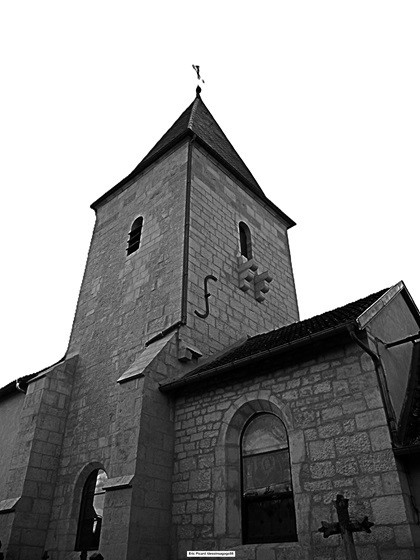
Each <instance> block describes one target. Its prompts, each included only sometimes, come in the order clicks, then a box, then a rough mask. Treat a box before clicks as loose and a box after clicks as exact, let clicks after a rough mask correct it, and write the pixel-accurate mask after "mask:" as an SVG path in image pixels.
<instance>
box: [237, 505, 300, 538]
mask: <svg viewBox="0 0 420 560" xmlns="http://www.w3.org/2000/svg"><path fill="white" fill-rule="evenodd" d="M243 517H244V533H245V544H246V543H263V542H290V541H296V540H297V538H296V520H295V508H294V505H293V496H292V495H291V494H289V495H285V496H283V497H279V498H276V499H274V500H267V499H266V500H264V499H249V500H244V501H243Z"/></svg>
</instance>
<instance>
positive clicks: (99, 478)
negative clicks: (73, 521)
mask: <svg viewBox="0 0 420 560" xmlns="http://www.w3.org/2000/svg"><path fill="white" fill-rule="evenodd" d="M107 479H108V477H107V475H106V472H105V471H104V470H102V469H96V470H94V471H93V472H92V473H91V474H90V475H89V476H88V478H87V480H86V482H85V485H84V487H83V492H82V501H81V504H80V514H79V524H78V527H77V537H76V546H75V550H84V551H87V550H98V548H99V540H100V537H101V527H102V517H103V513H104V502H105V490H104V489H103V486H104V484H105V482H106V481H107Z"/></svg>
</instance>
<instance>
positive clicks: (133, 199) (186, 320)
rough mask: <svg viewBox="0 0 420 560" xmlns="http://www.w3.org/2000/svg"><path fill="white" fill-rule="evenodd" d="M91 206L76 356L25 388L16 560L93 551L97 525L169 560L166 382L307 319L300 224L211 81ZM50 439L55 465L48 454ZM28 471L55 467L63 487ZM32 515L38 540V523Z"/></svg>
mask: <svg viewBox="0 0 420 560" xmlns="http://www.w3.org/2000/svg"><path fill="white" fill-rule="evenodd" d="M92 208H93V209H94V210H95V212H96V224H95V228H94V232H93V237H92V242H91V247H90V251H89V256H88V260H87V266H86V271H85V275H84V278H83V283H82V287H81V291H80V296H79V302H78V305H77V310H76V314H75V319H74V324H73V329H72V334H71V337H70V342H69V347H68V351H67V354H66V356H65V359H64V360H63V361H62V362H59V363H58V364H56V365H54V366H52V367H51V368H49V369H47V370H44V371H43V372H41V374H40V375H38V376H36V377H34V378H33V379H31V381H30V383H29V385H28V393H27V395H26V398H25V405H24V417H25V418H26V420H25V422H24V423H22V424H21V427H20V428H19V433H18V436H17V438H18V440H17V441H18V445H17V446H16V449H18V450H19V456H16V457H15V461H14V463H13V464H15V465H16V469H14V471H13V473H12V475H13V476H12V477H11V479H10V480H11V482H10V484H9V487H8V488H9V490H8V492H9V495H8V497H10V498H11V497H13V496H14V495H17V494H18V493H19V495H21V496H23V498H25V499H26V501H25V506H24V505H23V504H24V500H22V501H21V502H19V503H20V504H21V505H19V504H17V505H16V508H15V512H14V520H13V523H12V524H11V525H10V524H9V526H8V531H9V533H8V534H9V548H8V550H9V554H10V558H14V559H15V560H24V558H38V557H39V558H40V557H41V555H42V553H43V551H45V550H47V551H48V552H49V554H50V556H51V557H52V558H54V559H56V560H64V558H66V559H69V558H78V557H79V555H80V552H83V551H86V550H92V549H95V548H98V546H99V545H98V544H97V543H96V544H95V542H94V539H93V537H92V534H93V533H95V531H96V536H98V535H99V532H100V546H99V548H100V551H101V552H102V554H103V555H104V556H105V558H114V560H126V559H127V560H128V559H130V560H131V559H132V560H134V559H135V558H136V559H137V558H140V557H141V558H142V560H145V559H149V558H150V559H155V558H161V559H162V560H163V559H165V558H169V541H170V528H171V522H170V512H171V487H172V464H173V429H174V426H173V411H172V408H171V407H172V405H171V402H170V400H169V398H168V397H167V396H166V395H164V394H162V393H161V392H160V391H159V384H160V383H161V382H163V381H166V380H168V379H170V378H172V377H174V376H176V375H179V374H180V373H182V372H183V371H185V372H187V371H188V369H189V368H190V369H191V368H192V367H193V366H196V365H197V364H200V363H202V361H203V360H205V359H206V357H207V356H209V355H211V354H214V353H215V352H220V351H222V350H223V349H225V348H227V347H229V346H231V345H233V344H235V343H236V342H237V341H238V340H240V339H243V338H244V337H246V336H249V335H254V334H257V333H261V332H265V331H269V330H271V329H274V328H277V327H280V326H282V325H286V324H288V323H291V322H293V321H297V320H298V307H297V300H296V293H295V287H294V280H293V272H292V266H291V259H290V252H289V245H288V238H287V230H288V228H289V227H291V226H293V225H294V222H293V221H292V220H291V219H290V218H289V217H288V216H287V215H286V214H285V213H284V212H282V211H281V210H280V209H279V208H277V207H276V206H275V205H274V204H273V203H272V202H271V201H270V200H268V198H267V197H266V196H265V195H264V193H263V191H262V190H261V188H260V186H259V185H258V183H257V182H256V180H255V179H254V177H253V176H252V174H251V173H250V171H249V170H248V168H247V167H246V165H245V164H244V162H243V161H242V159H241V158H240V157H239V155H238V154H237V152H236V151H235V149H234V148H233V146H232V145H231V144H230V142H229V141H228V139H227V138H226V136H225V134H224V133H223V131H222V130H221V128H220V127H219V125H218V124H217V123H216V121H215V119H214V118H213V116H212V115H211V113H210V112H209V110H208V109H207V107H206V106H205V104H204V102H203V101H202V99H201V97H200V94H199V93H197V96H196V98H195V99H194V101H193V103H192V104H191V105H190V106H189V107H188V108H187V109H186V110H185V111H184V112H183V113H182V115H181V116H180V117H179V118H178V120H177V121H176V122H175V123H174V124H173V125H172V127H171V128H170V129H169V130H168V131H167V132H166V134H164V136H163V137H162V138H161V139H160V140H159V142H158V143H157V144H156V145H155V146H154V148H153V149H152V150H151V151H150V152H149V153H148V154H147V156H146V157H145V158H144V159H143V160H142V161H141V163H140V164H139V165H138V166H137V167H136V168H135V169H134V171H133V172H132V173H130V175H128V176H127V177H126V178H125V179H123V180H122V181H121V182H120V183H118V184H117V185H116V186H115V187H114V188H112V189H111V190H109V191H108V192H106V193H105V194H104V195H103V196H101V197H100V198H99V199H98V200H97V201H96V202H94V203H93V204H92ZM35 418H36V419H35ZM57 418H58V419H59V421H58V420H57ZM50 420H51V421H50ZM31 422H32V423H31ZM28 426H29V427H30V430H31V434H32V439H31V441H30V443H29V444H27V445H26V446H25V445H24V442H25V441H27V439H28V438H27V433H28ZM46 441H47V442H50V455H51V457H52V458H53V459H54V461H53V462H48V461H47V460H45V461H40V458H39V449H42V448H43V447H44V448H46V447H45V445H44V446H43V443H42V442H46ZM52 465H53V466H52ZM35 470H36V472H35ZM28 473H29V475H28ZM95 473H96V474H95ZM98 473H100V477H101V485H100V490H101V491H100V492H99V493H98V495H100V494H101V492H102V493H103V492H104V493H105V494H104V495H105V501H104V506H103V505H102V506H101V512H102V511H103V518H102V515H101V516H98V519H97V521H96V525H95V526H93V525H91V526H89V523H88V521H89V520H88V521H87V520H86V519H87V518H86V519H85V518H84V517H83V516H86V515H87V514H86V511H87V509H86V508H87V506H86V507H85V506H84V505H83V504H85V502H84V501H83V500H86V499H87V498H86V495H87V494H88V493H89V492H88V491H87V490H86V488H87V486H86V485H88V484H91V486H92V484H93V486H92V488H91V491H92V492H93V490H94V488H95V478H96V482H97V483H98V480H99V478H100V477H99V475H98ZM97 475H98V476H97ZM28 476H34V477H38V479H39V480H38V481H40V480H41V479H42V492H43V493H44V496H49V498H48V499H46V498H45V497H44V498H42V496H41V493H40V486H39V485H38V486H36V484H34V483H31V484H29V482H34V481H33V480H32V481H31V480H29V479H28ZM92 477H93V478H92ZM92 480H93V483H91V482H89V481H92ZM96 487H97V488H98V487H99V486H98V484H96ZM92 495H93V494H92ZM97 500H99V498H97ZM39 504H41V505H42V507H41V506H40V505H39ZM28 508H29V509H28ZM83 508H85V509H83ZM85 510H86V511H85ZM84 512H85V513H84ZM31 516H32V517H31ZM99 517H100V523H99ZM30 518H33V519H34V520H35V519H38V522H37V523H38V526H37V533H36V534H37V537H36V539H34V535H33V534H32V533H31V531H29V529H26V532H25V529H24V528H25V524H26V525H28V519H30ZM83 524H85V525H83ZM86 527H87V528H86ZM89 527H90V528H89ZM83 531H85V533H86V534H87V536H86V534H85V536H84V533H83ZM89 531H90V532H91V533H92V531H93V533H92V534H91V535H90V536H89ZM95 538H96V537H95ZM89 539H91V540H89ZM92 539H93V540H92ZM98 539H99V537H98ZM98 542H99V541H98ZM89 543H90V544H89ZM92 543H93V544H92ZM6 544H7V543H6ZM75 549H76V551H75Z"/></svg>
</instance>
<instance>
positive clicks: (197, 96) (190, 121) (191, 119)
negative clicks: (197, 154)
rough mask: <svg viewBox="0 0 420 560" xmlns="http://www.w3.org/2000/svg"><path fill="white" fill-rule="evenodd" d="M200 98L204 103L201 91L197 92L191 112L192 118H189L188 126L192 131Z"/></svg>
mask: <svg viewBox="0 0 420 560" xmlns="http://www.w3.org/2000/svg"><path fill="white" fill-rule="evenodd" d="M198 100H200V101H201V103H203V100H202V99H201V97H200V94H199V93H197V95H196V98H195V99H194V101H193V102H192V104H191V113H190V118H189V119H188V125H187V128H189V129H190V130H191V131H192V127H193V122H194V117H195V115H196V113H197V107H198ZM203 105H204V103H203Z"/></svg>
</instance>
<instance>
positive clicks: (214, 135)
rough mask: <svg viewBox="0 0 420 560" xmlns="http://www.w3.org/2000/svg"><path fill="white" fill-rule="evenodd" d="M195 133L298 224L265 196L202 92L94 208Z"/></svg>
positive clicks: (266, 200) (211, 153)
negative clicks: (214, 115)
mask: <svg viewBox="0 0 420 560" xmlns="http://www.w3.org/2000/svg"><path fill="white" fill-rule="evenodd" d="M193 135H195V138H196V141H197V143H199V144H201V145H202V146H204V148H205V149H206V150H207V152H209V153H210V155H212V156H213V157H214V158H215V159H217V160H219V161H220V162H221V163H222V164H223V165H224V167H225V168H226V169H227V170H228V171H230V172H231V173H232V174H233V175H234V176H236V177H238V178H239V180H241V181H242V183H244V184H245V185H246V186H247V187H248V188H249V189H250V190H251V191H252V192H253V193H254V194H255V195H257V196H258V197H259V198H260V199H262V200H263V201H264V202H265V203H266V204H267V205H268V206H270V207H271V208H272V209H273V210H274V211H275V212H276V213H277V214H279V215H280V216H281V217H282V218H283V219H284V220H285V222H286V223H287V224H288V225H289V227H291V226H293V225H295V222H294V221H293V220H292V219H291V218H289V216H287V215H286V214H285V213H284V212H282V210H280V209H279V208H277V206H276V205H275V204H273V203H272V202H271V201H270V200H269V199H268V198H267V197H266V196H265V194H264V193H263V191H262V189H261V187H260V186H259V185H258V183H257V181H256V180H255V178H254V177H253V175H252V173H251V172H250V171H249V169H248V167H247V166H246V165H245V163H244V162H243V161H242V159H241V158H240V156H239V155H238V153H237V152H236V150H235V148H234V147H233V146H232V144H231V143H230V142H229V140H228V139H227V137H226V136H225V134H224V132H223V130H222V129H221V128H220V126H219V125H218V124H217V122H216V120H215V119H214V117H213V115H212V114H211V113H210V111H209V110H208V109H207V107H206V105H205V104H204V103H203V100H202V99H201V97H200V95H199V94H197V96H196V98H195V99H194V101H193V102H192V103H191V105H190V106H189V107H187V109H186V110H185V111H184V112H183V113H182V115H181V116H180V117H179V118H178V119H177V120H176V121H175V122H174V124H173V125H172V126H171V127H170V128H169V130H168V131H167V132H166V133H165V134H164V135H163V136H162V138H161V139H160V140H159V142H157V144H155V146H154V147H153V148H152V149H151V150H150V152H149V153H148V154H147V155H146V156H145V157H144V158H143V159H142V160H141V162H140V163H139V164H138V165H137V167H136V168H135V169H134V170H133V171H132V172H131V173H130V174H129V175H127V177H125V179H123V180H122V181H120V182H119V183H118V184H117V185H115V187H113V188H112V189H110V190H109V191H107V192H106V193H105V194H103V195H102V196H101V197H100V198H98V200H96V201H95V202H94V203H93V204H92V205H91V206H92V208H95V207H96V206H97V204H99V203H100V202H102V201H103V200H105V199H106V198H107V197H108V196H109V195H111V194H113V193H115V192H117V191H118V190H119V189H120V188H122V187H123V186H124V185H126V184H127V183H128V182H129V181H131V180H132V179H134V178H135V177H136V176H137V175H138V174H139V173H140V172H141V171H143V170H144V169H146V168H147V167H148V166H149V165H151V164H152V163H153V162H155V161H156V160H157V159H158V158H159V157H161V156H162V155H164V154H165V153H166V151H168V150H170V149H171V148H173V147H174V146H175V145H176V144H178V142H180V141H181V140H183V139H184V138H187V137H192V136H193Z"/></svg>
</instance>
